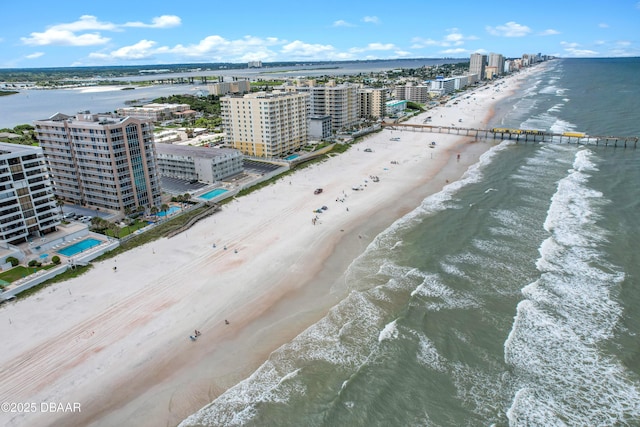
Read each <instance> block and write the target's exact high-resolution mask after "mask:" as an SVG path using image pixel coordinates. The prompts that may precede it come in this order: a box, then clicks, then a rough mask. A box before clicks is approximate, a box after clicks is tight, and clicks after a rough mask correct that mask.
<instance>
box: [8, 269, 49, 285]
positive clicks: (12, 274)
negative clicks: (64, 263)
mask: <svg viewBox="0 0 640 427" xmlns="http://www.w3.org/2000/svg"><path fill="white" fill-rule="evenodd" d="M53 267H55V265H43V266H42V267H24V266H22V265H18V266H15V267H13V268H12V269H11V270H8V271H3V272H2V273H0V279H2V280H4V281H5V282H15V281H16V280H19V279H22V278H23V277H26V276H29V275H30V274H33V273H35V272H36V271H39V270H48V269H50V268H53Z"/></svg>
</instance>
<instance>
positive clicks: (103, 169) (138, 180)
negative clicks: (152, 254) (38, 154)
mask: <svg viewBox="0 0 640 427" xmlns="http://www.w3.org/2000/svg"><path fill="white" fill-rule="evenodd" d="M34 123H35V127H36V133H37V137H38V141H40V147H42V150H43V152H44V157H45V160H46V163H47V166H48V167H49V172H50V175H51V180H52V182H53V189H54V193H55V195H56V196H57V197H59V198H60V199H62V200H64V201H65V202H66V203H71V204H76V205H80V206H86V207H89V208H100V209H104V210H107V211H110V212H113V213H118V212H121V213H124V212H125V211H126V210H127V209H131V210H135V209H136V208H137V207H138V206H143V207H145V208H147V207H149V206H160V204H161V200H160V195H161V192H160V177H159V175H158V172H157V159H156V150H155V144H154V140H153V125H152V124H151V123H150V122H149V121H143V120H139V119H134V118H132V117H125V118H122V117H115V116H111V115H98V114H91V113H90V112H89V111H85V112H81V113H78V114H77V115H76V116H68V115H65V114H61V113H58V114H55V115H54V116H52V117H50V118H49V119H46V120H38V121H35V122H34Z"/></svg>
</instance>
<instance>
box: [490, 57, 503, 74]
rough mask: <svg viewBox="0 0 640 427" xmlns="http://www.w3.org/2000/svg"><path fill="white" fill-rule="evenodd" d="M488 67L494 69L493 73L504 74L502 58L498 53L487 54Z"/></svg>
mask: <svg viewBox="0 0 640 427" xmlns="http://www.w3.org/2000/svg"><path fill="white" fill-rule="evenodd" d="M489 67H495V73H496V74H498V75H502V74H504V56H502V55H501V54H499V53H490V54H489Z"/></svg>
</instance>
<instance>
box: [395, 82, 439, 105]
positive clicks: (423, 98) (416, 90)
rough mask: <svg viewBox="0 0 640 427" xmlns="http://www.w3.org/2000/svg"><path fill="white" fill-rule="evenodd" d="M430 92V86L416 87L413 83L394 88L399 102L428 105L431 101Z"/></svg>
mask: <svg viewBox="0 0 640 427" xmlns="http://www.w3.org/2000/svg"><path fill="white" fill-rule="evenodd" d="M429 90H430V87H429V85H416V84H414V83H412V82H408V83H407V84H405V85H403V86H396V87H395V88H394V97H395V99H398V100H406V101H411V102H417V103H419V104H426V103H427V102H428V101H429V100H430V99H431V95H430V94H429Z"/></svg>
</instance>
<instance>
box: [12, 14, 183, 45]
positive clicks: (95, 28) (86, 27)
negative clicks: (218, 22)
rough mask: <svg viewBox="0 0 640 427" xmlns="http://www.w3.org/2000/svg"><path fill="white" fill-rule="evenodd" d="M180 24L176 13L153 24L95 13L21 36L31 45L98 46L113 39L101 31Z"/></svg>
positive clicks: (24, 41)
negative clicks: (119, 20) (109, 18)
mask: <svg viewBox="0 0 640 427" xmlns="http://www.w3.org/2000/svg"><path fill="white" fill-rule="evenodd" d="M180 24H181V20H180V18H179V17H178V16H175V15H163V16H159V17H155V18H153V19H152V21H151V24H144V23H142V22H129V23H126V24H114V23H113V22H102V21H99V20H98V18H96V17H95V16H93V15H82V16H81V17H80V18H79V19H78V20H77V21H74V22H68V23H63V24H56V25H51V26H48V27H47V28H46V29H45V30H44V31H43V32H33V33H31V34H30V36H29V37H21V38H20V40H22V43H24V44H26V45H29V46H47V45H56V46H97V45H102V44H106V43H108V42H109V41H110V40H111V39H110V38H108V37H104V36H102V34H101V33H100V31H114V32H116V31H123V28H125V27H144V28H170V27H175V26H177V25H180Z"/></svg>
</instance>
